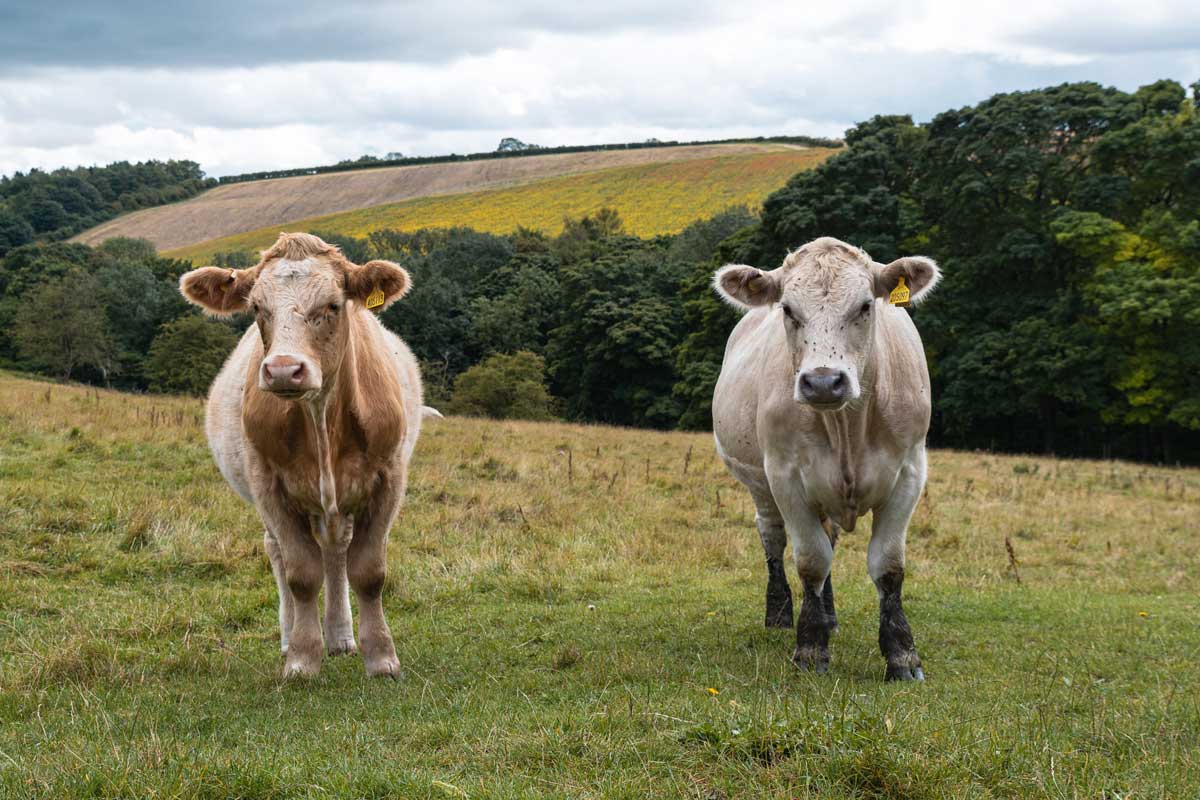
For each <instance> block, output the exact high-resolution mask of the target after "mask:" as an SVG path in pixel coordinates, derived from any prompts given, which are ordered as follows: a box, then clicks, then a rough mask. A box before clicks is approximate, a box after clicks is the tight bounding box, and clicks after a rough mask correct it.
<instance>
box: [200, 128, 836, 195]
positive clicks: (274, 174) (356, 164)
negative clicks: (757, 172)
mask: <svg viewBox="0 0 1200 800" xmlns="http://www.w3.org/2000/svg"><path fill="white" fill-rule="evenodd" d="M746 142H749V143H755V142H760V143H778V144H799V145H804V146H806V147H841V146H842V144H843V142H842V141H841V140H840V139H824V138H821V137H819V136H758V137H755V138H741V139H710V140H705V141H696V142H677V141H670V142H658V141H651V142H625V143H623V144H587V145H565V146H562V147H537V148H532V149H529V150H504V151H499V150H497V151H492V152H487V153H469V154H467V155H458V154H457V153H451V154H449V155H444V156H411V157H408V158H393V159H370V160H359V161H350V162H344V163H341V164H329V165H326V166H323V167H298V168H296V169H276V170H267V171H264V172H247V173H244V174H242V175H226V176H225V177H223V178H221V179H220V182H221V183H223V184H224V183H244V182H246V181H261V180H267V179H269V178H294V177H296V176H299V175H321V174H324V173H326V172H350V171H356V170H362V169H375V168H377V167H407V166H413V165H416V164H445V163H448V162H452V161H486V160H488V159H493V158H524V157H527V156H545V155H554V154H556V153H588V152H592V151H597V150H642V149H646V148H652V147H684V146H691V145H704V144H737V143H746Z"/></svg>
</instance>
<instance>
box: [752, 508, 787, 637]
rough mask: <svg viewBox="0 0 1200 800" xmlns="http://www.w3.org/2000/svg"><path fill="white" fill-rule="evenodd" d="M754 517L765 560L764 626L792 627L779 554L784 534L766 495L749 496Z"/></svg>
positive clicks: (777, 515) (785, 577) (781, 521)
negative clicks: (755, 508)
mask: <svg viewBox="0 0 1200 800" xmlns="http://www.w3.org/2000/svg"><path fill="white" fill-rule="evenodd" d="M751 496H752V497H753V498H754V505H755V506H756V507H757V509H758V513H756V514H755V516H754V524H755V526H756V527H757V528H758V538H759V539H760V540H761V541H762V546H763V555H765V556H766V559H767V611H766V619H765V624H766V626H767V627H768V628H791V627H792V613H793V612H792V587H791V586H788V581H787V574H786V572H785V570H784V568H783V551H784V548H785V547H786V546H787V531H785V530H784V525H783V517H782V516H781V515H780V513H779V508H778V506H776V505H775V501H774V500H773V499H772V498H771V496H770V493H769V492H768V493H761V494H760V493H757V492H753V493H751Z"/></svg>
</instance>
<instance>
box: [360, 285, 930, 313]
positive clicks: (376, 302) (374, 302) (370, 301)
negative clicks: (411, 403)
mask: <svg viewBox="0 0 1200 800" xmlns="http://www.w3.org/2000/svg"><path fill="white" fill-rule="evenodd" d="M907 294H908V292H907V291H906V292H905V296H907ZM384 299H385V298H384V296H383V289H380V288H379V287H378V286H376V287H375V291H373V292H371V293H370V294H369V295H367V308H368V309H372V308H379V307H380V306H381V305H383V301H384Z"/></svg>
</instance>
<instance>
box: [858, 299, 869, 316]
mask: <svg viewBox="0 0 1200 800" xmlns="http://www.w3.org/2000/svg"><path fill="white" fill-rule="evenodd" d="M858 313H860V314H862V315H863V316H866V315H867V314H870V313H871V301H870V300H868V301H867V302H865V303H863V304H862V307H861V308H859V309H858Z"/></svg>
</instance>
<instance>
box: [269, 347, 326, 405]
mask: <svg viewBox="0 0 1200 800" xmlns="http://www.w3.org/2000/svg"><path fill="white" fill-rule="evenodd" d="M258 388H260V389H262V390H263V391H264V392H270V393H271V394H274V395H278V396H279V397H282V398H285V399H288V400H293V399H297V398H300V397H303V396H304V395H306V394H308V393H310V392H314V391H317V390H318V389H320V388H321V376H320V374H319V373H318V372H317V370H315V369H313V368H312V366H311V365H310V364H308V362H307V361H306V360H305V359H302V358H296V357H295V356H286V355H277V356H270V357H269V358H265V359H263V362H262V369H260V370H259V373H258Z"/></svg>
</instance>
